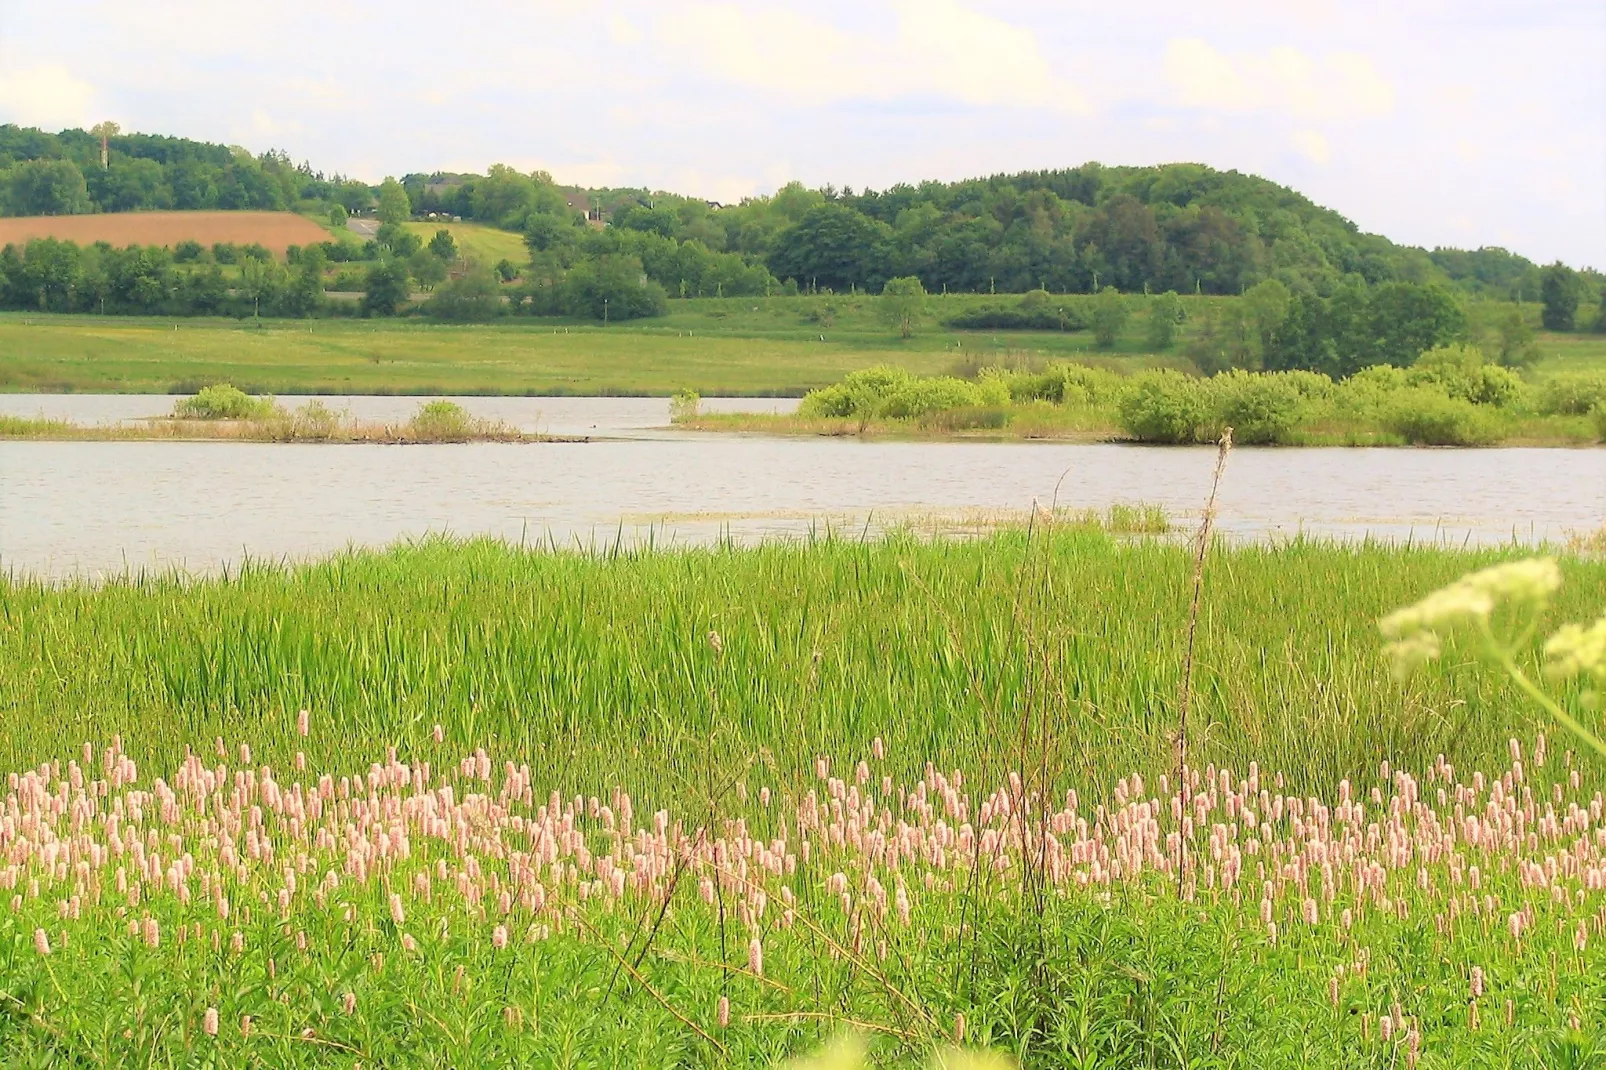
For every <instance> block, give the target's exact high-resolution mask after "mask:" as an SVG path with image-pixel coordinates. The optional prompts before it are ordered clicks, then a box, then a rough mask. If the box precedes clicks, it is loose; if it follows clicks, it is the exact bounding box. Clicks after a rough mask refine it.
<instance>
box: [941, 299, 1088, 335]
mask: <svg viewBox="0 0 1606 1070" xmlns="http://www.w3.org/2000/svg"><path fill="white" fill-rule="evenodd" d="M943 322H944V324H946V325H947V326H949V327H955V328H958V329H960V330H973V331H974V330H1001V331H1080V330H1083V329H1085V328H1086V327H1087V317H1086V316H1084V315H1083V314H1082V312H1081V310H1080V309H1079V308H1078V307H1077V303H1076V302H1075V301H1073V300H1072V299H1071V298H1069V297H1065V296H1063V295H1062V296H1055V295H1054V294H1051V293H1049V292H1048V291H1047V290H1032V291H1031V292H1030V293H1027V294H1025V295H1023V296H1022V297H1021V299H1020V301H1018V302H1017V303H1016V304H1014V305H1005V304H989V305H981V306H979V307H973V308H970V309H967V310H965V311H964V312H960V313H957V314H956V315H953V316H950V317H948V318H947V319H946V320H944V321H943Z"/></svg>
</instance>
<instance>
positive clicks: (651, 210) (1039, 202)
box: [0, 126, 1606, 300]
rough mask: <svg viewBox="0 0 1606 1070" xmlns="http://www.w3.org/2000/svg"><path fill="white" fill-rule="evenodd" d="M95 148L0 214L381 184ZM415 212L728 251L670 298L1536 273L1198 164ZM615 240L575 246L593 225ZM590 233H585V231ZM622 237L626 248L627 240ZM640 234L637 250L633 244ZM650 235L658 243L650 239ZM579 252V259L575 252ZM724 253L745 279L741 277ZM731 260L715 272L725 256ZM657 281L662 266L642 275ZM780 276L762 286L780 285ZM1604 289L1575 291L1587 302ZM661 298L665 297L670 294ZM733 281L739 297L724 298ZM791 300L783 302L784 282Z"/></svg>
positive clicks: (119, 139) (26, 178)
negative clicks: (902, 282) (738, 198)
mask: <svg viewBox="0 0 1606 1070" xmlns="http://www.w3.org/2000/svg"><path fill="white" fill-rule="evenodd" d="M105 148H106V149H107V152H106V157H105V166H102V140H101V138H100V137H98V136H96V135H95V134H93V133H90V132H86V131H83V130H67V131H63V132H61V133H59V134H51V133H46V132H43V131H40V130H35V129H28V128H20V127H16V126H0V209H3V210H4V212H5V213H6V214H11V215H51V214H68V213H82V212H118V211H138V210H150V209H164V208H176V209H216V208H225V209H230V208H234V209H245V208H257V209H294V210H299V211H303V212H311V213H318V214H327V212H328V211H329V210H330V209H331V208H333V207H334V206H335V205H340V206H341V208H342V209H343V210H344V211H347V212H366V211H369V210H371V209H372V208H373V206H374V205H375V203H376V202H375V193H376V191H377V190H378V189H379V187H373V186H369V185H367V184H365V183H362V182H359V181H355V180H352V179H350V178H346V177H342V176H339V175H332V176H331V175H325V174H324V173H322V172H319V171H315V170H314V169H313V168H312V167H311V165H310V164H307V163H303V164H300V165H296V164H293V163H292V162H291V160H290V159H289V157H288V156H286V155H285V154H284V153H282V152H271V151H270V152H266V153H263V154H261V155H252V154H251V153H250V152H248V151H246V150H244V149H240V148H237V147H229V146H223V145H216V144H209V143H204V142H197V141H191V140H188V139H185V138H175V137H163V136H156V135H147V134H124V133H120V132H119V133H114V134H111V136H109V137H108V138H107V139H106V142H105ZM401 186H402V189H403V190H405V192H406V194H407V195H408V209H409V211H411V213H412V214H413V215H414V216H415V217H428V215H429V213H436V214H438V215H448V216H456V217H460V218H463V219H468V220H476V221H480V222H484V223H488V224H491V225H494V226H497V227H501V228H504V229H507V230H511V231H516V232H519V233H522V234H524V235H525V236H526V238H527V240H528V242H529V247H530V250H531V255H532V260H534V261H537V262H538V263H537V266H538V267H539V266H540V265H539V261H541V260H542V259H543V257H546V258H547V259H548V260H550V261H552V263H551V264H550V265H549V268H550V269H552V270H567V268H568V267H569V266H571V265H570V262H569V260H570V254H569V252H568V251H569V250H571V249H574V250H579V249H580V248H581V247H582V244H584V247H585V248H586V249H587V250H589V252H591V253H593V254H596V253H599V252H600V253H604V254H605V253H607V252H609V251H610V250H598V249H593V248H591V246H596V245H599V244H601V245H608V246H610V247H611V246H615V245H616V246H618V248H617V249H614V250H611V251H613V252H617V253H618V254H621V255H626V256H635V257H638V258H640V259H642V260H643V261H647V260H650V259H653V258H656V259H657V260H659V261H663V260H664V259H665V258H666V257H668V256H669V255H671V254H675V253H678V252H680V251H681V250H682V247H684V246H687V245H690V244H693V243H695V244H696V245H697V246H700V247H701V248H698V249H687V250H684V251H685V253H686V254H687V255H689V256H690V257H691V258H692V259H693V260H697V259H698V258H699V257H707V255H708V254H721V253H723V254H733V256H732V257H731V260H727V261H724V266H723V267H722V268H721V270H718V271H706V270H704V271H700V272H699V273H696V275H695V277H694V278H692V279H690V285H687V282H688V280H687V279H686V278H685V277H684V276H682V278H681V280H680V281H681V285H680V287H679V289H680V290H681V291H683V292H684V294H685V295H694V294H698V293H701V292H702V291H703V289H704V288H705V278H706V279H707V280H711V281H709V282H707V284H706V285H707V286H708V287H710V288H709V289H708V293H709V295H712V294H713V293H714V292H715V291H716V290H717V291H718V292H721V293H726V294H730V293H735V292H749V291H752V292H765V290H768V289H771V288H772V287H773V285H774V284H782V285H785V284H787V283H788V282H790V283H791V284H792V285H794V286H796V287H797V288H800V289H804V290H833V291H837V292H843V291H850V290H870V291H873V292H879V290H880V288H881V286H882V285H883V284H884V283H885V281H886V280H887V279H889V278H894V277H901V276H911V275H912V276H917V277H919V278H920V279H921V281H922V282H923V283H924V285H925V287H926V289H927V290H929V291H931V292H942V291H945V290H946V291H961V292H972V293H987V292H999V293H1023V292H1026V291H1029V290H1036V289H1044V290H1049V291H1051V292H1055V293H1091V292H1094V291H1096V290H1099V289H1101V288H1103V287H1105V286H1114V287H1116V288H1117V289H1120V290H1122V291H1124V292H1129V293H1131V292H1144V291H1149V292H1163V291H1166V290H1175V291H1178V292H1183V293H1206V294H1236V293H1242V292H1243V291H1244V290H1246V289H1248V288H1249V287H1251V286H1253V285H1254V284H1255V283H1257V282H1260V281H1262V280H1265V279H1269V278H1274V279H1277V280H1279V281H1281V282H1282V283H1283V284H1284V285H1285V286H1287V287H1288V288H1289V289H1290V291H1292V292H1294V293H1301V292H1305V293H1313V294H1321V295H1330V294H1333V293H1335V292H1336V291H1338V290H1339V289H1340V288H1342V287H1343V286H1344V285H1346V284H1350V285H1353V284H1355V283H1357V282H1362V283H1365V284H1366V285H1369V286H1372V285H1377V284H1381V283H1386V282H1393V281H1408V282H1415V283H1423V284H1434V283H1436V284H1439V285H1443V286H1447V287H1453V288H1455V289H1457V290H1460V291H1462V292H1465V293H1473V294H1480V295H1486V296H1490V297H1498V298H1518V299H1525V300H1535V299H1537V298H1538V296H1539V291H1540V285H1541V278H1540V269H1539V267H1538V265H1536V264H1534V263H1533V262H1532V261H1530V260H1528V259H1526V258H1524V257H1522V256H1520V255H1518V254H1515V253H1512V252H1508V251H1507V250H1504V249H1498V248H1485V249H1478V250H1474V251H1467V250H1459V249H1434V250H1432V251H1428V250H1424V249H1419V248H1414V247H1411V246H1403V245H1397V244H1395V243H1394V242H1391V241H1389V240H1388V239H1387V238H1384V237H1381V236H1379V235H1374V234H1366V233H1363V232H1361V231H1360V230H1359V229H1358V228H1357V227H1356V226H1355V225H1354V224H1353V223H1352V222H1350V221H1349V220H1348V219H1346V218H1344V217H1343V216H1342V215H1340V214H1338V213H1337V212H1334V211H1332V210H1331V209H1327V208H1323V207H1321V206H1319V205H1317V204H1314V203H1313V202H1311V201H1310V200H1309V199H1308V198H1306V197H1304V196H1302V195H1300V194H1299V193H1297V192H1295V191H1293V190H1290V189H1288V188H1286V187H1284V186H1279V185H1277V184H1276V183H1273V182H1270V181H1268V180H1266V179H1263V178H1259V177H1257V176H1254V175H1246V174H1240V173H1238V172H1235V171H1218V170H1215V169H1213V168H1209V167H1205V166H1203V165H1200V164H1188V163H1177V164H1166V165H1160V166H1154V167H1104V166H1101V165H1100V164H1097V163H1088V164H1083V165H1082V166H1080V167H1075V168H1071V169H1068V170H1063V171H1038V172H1026V173H1021V174H1015V175H995V176H992V177H989V178H979V179H970V180H965V181H961V182H947V183H945V182H922V183H920V184H919V185H899V186H894V187H893V188H891V189H888V190H885V191H879V192H878V191H873V190H864V191H857V192H856V191H854V190H852V189H850V188H849V189H835V188H832V187H829V186H827V187H825V188H823V189H818V190H813V189H805V188H804V187H802V186H801V185H798V184H793V185H789V186H787V187H785V188H783V189H781V190H780V191H778V192H777V193H776V194H774V195H773V196H768V197H756V198H752V199H749V200H745V201H743V202H742V203H741V204H737V205H718V204H713V203H710V202H708V201H705V200H701V199H698V198H695V197H687V196H682V195H678V194H671V193H663V192H650V191H647V190H637V189H612V190H586V191H578V195H577V191H574V190H572V189H569V188H565V187H560V186H558V185H557V183H556V182H554V181H553V179H552V178H551V176H549V175H547V174H545V173H544V172H537V173H535V174H522V173H519V172H517V171H515V170H513V169H511V168H507V167H501V166H498V167H493V168H491V170H490V172H489V173H488V174H485V175H457V174H443V173H435V174H427V175H426V174H414V175H408V176H405V177H404V178H403V179H402V180H401ZM588 214H589V215H591V216H593V217H596V219H594V220H593V223H595V222H598V221H600V222H606V223H609V224H611V225H612V226H611V228H610V229H611V230H613V231H614V232H615V235H616V236H615V238H614V239H612V240H603V241H601V242H599V241H598V240H596V239H595V238H593V239H591V240H590V241H589V242H583V239H584V237H585V235H584V233H583V231H584V229H585V228H584V224H585V222H586V218H585V217H586V216H587V215H588ZM593 229H594V227H593ZM631 232H633V233H631ZM636 235H640V236H641V237H639V238H638V237H636ZM655 239H656V240H655ZM574 255H576V256H578V255H579V254H578V253H575V254H574ZM735 257H740V259H741V261H742V265H745V266H746V267H747V268H749V269H762V270H747V271H742V270H738V268H739V267H740V266H741V265H737V264H735V263H734V262H733V261H734V259H735ZM721 259H723V258H721ZM650 273H651V274H653V275H654V277H657V276H658V275H660V274H662V272H661V271H655V272H650ZM772 279H773V282H772ZM1603 282H1606V277H1602V276H1600V275H1598V274H1596V273H1593V272H1590V273H1587V274H1585V275H1584V276H1581V277H1580V278H1579V279H1578V289H1579V297H1580V298H1581V299H1583V300H1590V294H1591V293H1595V292H1598V291H1599V289H1600V286H1601V284H1602V283H1603ZM672 283H673V280H671V284H666V289H667V290H668V292H669V294H670V295H671V296H678V295H680V294H677V287H676V286H675V285H673V284H672ZM727 286H733V287H736V289H727ZM788 288H790V287H788Z"/></svg>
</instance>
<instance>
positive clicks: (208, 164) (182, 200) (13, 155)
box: [0, 124, 373, 216]
mask: <svg viewBox="0 0 1606 1070" xmlns="http://www.w3.org/2000/svg"><path fill="white" fill-rule="evenodd" d="M105 150H106V151H105V154H104V156H103V155H102V141H101V139H100V138H99V137H96V136H95V135H94V134H91V133H89V132H88V131H84V130H64V131H62V132H61V133H59V134H52V133H47V132H45V131H42V130H36V129H33V128H29V127H19V126H15V125H10V124H5V125H0V214H4V215H11V216H29V215H80V214H84V213H88V212H138V211H154V210H167V209H173V210H181V211H194V210H202V209H239V210H243V209H258V210H263V211H281V210H286V209H292V208H296V207H298V206H300V205H304V204H308V203H312V202H329V203H336V204H341V205H343V206H344V207H345V209H346V210H347V211H353V212H354V211H360V210H362V209H365V208H367V207H368V206H369V204H370V203H371V202H372V200H373V190H372V188H371V187H370V186H368V184H366V183H364V182H359V181H356V180H354V179H349V178H343V177H341V176H338V175H336V176H332V177H331V176H325V175H324V174H322V173H320V172H317V171H314V170H313V169H312V167H311V165H310V164H308V163H302V164H292V163H291V161H290V158H289V157H288V156H287V155H285V154H284V153H282V152H274V151H270V152H265V153H263V154H261V155H253V154H252V153H250V152H248V151H247V150H245V149H242V148H239V147H231V146H227V145H216V144H211V143H208V142H201V141H191V140H189V139H188V138H178V137H163V136H160V135H154V134H124V133H120V132H119V133H115V134H113V133H110V132H109V131H108V136H107V138H106V141H105Z"/></svg>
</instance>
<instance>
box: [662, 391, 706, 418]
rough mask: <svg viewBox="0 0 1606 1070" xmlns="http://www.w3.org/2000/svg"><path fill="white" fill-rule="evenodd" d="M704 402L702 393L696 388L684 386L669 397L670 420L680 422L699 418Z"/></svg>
mask: <svg viewBox="0 0 1606 1070" xmlns="http://www.w3.org/2000/svg"><path fill="white" fill-rule="evenodd" d="M702 403H703V399H702V397H701V395H699V394H698V393H697V391H695V390H691V389H689V388H682V389H680V390H677V391H675V396H674V397H672V398H670V399H669V422H670V423H672V424H679V423H685V422H687V421H688V420H695V419H697V413H698V410H699V409H700V408H701V406H702Z"/></svg>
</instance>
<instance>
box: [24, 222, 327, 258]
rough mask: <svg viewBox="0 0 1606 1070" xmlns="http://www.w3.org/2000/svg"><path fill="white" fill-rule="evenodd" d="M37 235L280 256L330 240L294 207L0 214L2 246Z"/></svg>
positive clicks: (87, 242)
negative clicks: (228, 247)
mask: <svg viewBox="0 0 1606 1070" xmlns="http://www.w3.org/2000/svg"><path fill="white" fill-rule="evenodd" d="M33 238H59V239H61V240H63V241H72V242H77V243H78V244H79V245H93V244H94V243H95V242H98V241H105V242H110V243H111V244H113V245H115V246H118V247H119V248H120V247H122V246H125V245H166V246H173V245H177V244H178V243H179V242H181V241H198V242H200V243H201V244H202V245H207V246H210V245H212V244H213V243H214V242H233V243H235V244H237V245H247V244H250V243H251V242H257V243H259V244H261V245H264V246H266V247H267V248H269V249H271V250H273V251H274V252H275V253H277V254H278V255H280V256H283V255H284V251H285V249H286V248H288V247H289V246H292V245H309V244H311V243H313V242H321V241H327V240H328V239H329V232H328V231H326V230H324V229H323V228H322V227H320V226H319V225H318V224H316V223H314V222H312V220H310V219H307V218H306V217H304V216H299V215H296V214H294V213H293V212H109V213H106V214H104V215H62V216H22V217H19V218H14V219H0V247H3V246H6V245H9V244H12V243H18V244H20V243H22V242H26V241H29V240H30V239H33Z"/></svg>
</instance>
